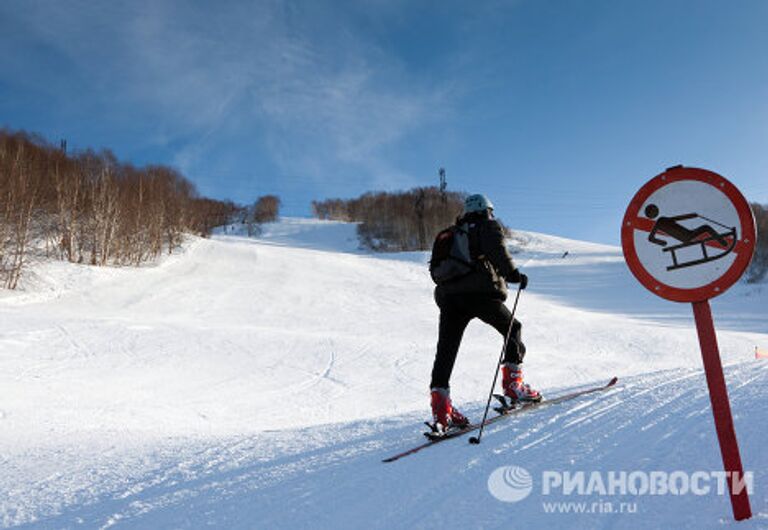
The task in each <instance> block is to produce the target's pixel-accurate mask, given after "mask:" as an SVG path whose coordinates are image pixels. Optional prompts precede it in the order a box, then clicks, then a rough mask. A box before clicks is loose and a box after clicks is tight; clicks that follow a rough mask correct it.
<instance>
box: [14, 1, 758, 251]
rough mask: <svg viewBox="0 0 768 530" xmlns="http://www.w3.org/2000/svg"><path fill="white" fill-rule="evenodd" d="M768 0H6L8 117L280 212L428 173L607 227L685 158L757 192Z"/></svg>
mask: <svg viewBox="0 0 768 530" xmlns="http://www.w3.org/2000/svg"><path fill="white" fill-rule="evenodd" d="M766 22H768V2H765V1H762V0H753V1H749V0H741V1H739V2H728V1H725V0H723V1H707V0H690V1H689V0H679V1H678V0H675V1H669V0H667V1H656V0H645V1H624V0H590V1H585V0H581V1H580V0H568V1H567V0H557V1H555V0H511V1H488V2H463V1H462V2H459V1H456V2H454V1H441V2H420V1H400V0H358V1H348V2H347V1H326V0H313V1H310V0H304V1H259V2H243V1H219V2H203V1H180V0H179V1H176V0H151V1H149V0H147V1H145V0H136V1H131V2H117V1H110V2H100V1H95V0H91V1H82V0H67V1H58V0H57V1H40V0H3V1H2V2H0V126H5V127H9V128H12V129H26V130H29V131H35V132H38V133H40V134H42V135H43V136H44V137H46V138H47V139H49V140H51V141H54V142H56V141H58V139H59V138H66V139H67V140H68V142H69V145H70V147H72V148H85V147H89V146H93V147H108V148H110V149H112V150H113V151H114V152H115V153H116V154H117V156H118V157H120V158H121V159H124V160H128V161H132V162H134V163H137V164H145V163H154V162H157V163H166V164H171V165H174V166H176V167H178V168H179V169H180V170H181V171H182V172H183V173H184V174H185V175H186V176H187V177H189V178H190V179H191V180H192V181H194V182H195V183H196V184H197V186H198V188H199V190H200V191H201V192H202V193H203V194H205V195H209V196H212V197H216V198H231V199H233V200H235V201H238V202H243V203H245V202H250V201H252V200H253V199H254V198H256V197H257V196H259V195H263V194H267V193H275V194H278V195H279V196H280V197H281V198H282V199H283V202H284V210H283V211H284V213H286V214H293V215H308V214H309V203H310V201H311V200H312V199H323V198H328V197H353V196H357V195H359V194H360V193H363V192H365V191H370V190H380V189H385V190H398V189H407V188H410V187H413V186H424V185H433V184H437V182H438V176H437V171H438V168H439V167H441V166H443V167H445V168H446V170H447V177H448V185H449V188H451V189H455V190H462V191H468V192H482V193H486V194H487V195H489V196H490V197H491V199H492V200H493V202H494V203H495V204H496V207H497V208H496V209H497V213H498V215H499V216H500V217H501V218H503V219H504V220H505V222H506V223H507V224H508V225H510V226H512V227H513V228H522V229H529V230H537V231H542V232H549V233H554V234H558V235H563V236H568V237H575V238H581V239H588V240H593V241H602V242H609V243H617V242H618V240H619V223H620V221H621V216H622V214H623V211H624V208H625V207H626V205H627V203H628V202H629V200H630V198H631V197H632V195H633V194H634V192H635V191H636V190H637V189H638V188H639V187H640V185H642V184H643V183H644V182H645V181H647V180H648V179H650V178H651V177H653V176H654V175H656V174H658V173H659V172H661V171H662V170H663V169H664V168H666V167H668V166H671V165H675V164H677V163H684V164H685V165H690V166H699V167H705V168H708V169H712V170H714V171H717V172H719V173H721V174H723V175H724V176H726V177H728V178H730V179H731V180H732V181H734V183H736V185H737V186H739V187H740V188H741V189H742V191H743V192H744V193H745V195H746V196H747V198H748V199H750V200H755V201H759V202H764V203H765V202H768V178H766V170H768V53H767V52H768V31H766V30H765V27H766Z"/></svg>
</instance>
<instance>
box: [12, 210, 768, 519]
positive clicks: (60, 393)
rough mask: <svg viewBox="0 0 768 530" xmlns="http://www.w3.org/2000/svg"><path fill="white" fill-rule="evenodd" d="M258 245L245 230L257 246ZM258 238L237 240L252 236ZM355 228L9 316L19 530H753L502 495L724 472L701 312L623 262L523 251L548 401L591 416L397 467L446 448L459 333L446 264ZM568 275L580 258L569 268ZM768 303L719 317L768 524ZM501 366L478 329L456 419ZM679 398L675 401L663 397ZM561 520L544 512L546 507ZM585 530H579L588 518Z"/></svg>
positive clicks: (82, 270)
mask: <svg viewBox="0 0 768 530" xmlns="http://www.w3.org/2000/svg"><path fill="white" fill-rule="evenodd" d="M231 233H232V231H231V230H230V231H229V234H231ZM235 233H237V232H235ZM354 234H355V227H354V225H349V224H344V223H332V222H319V221H311V220H304V219H285V220H283V221H281V222H280V223H276V224H274V225H270V226H268V227H267V230H265V232H264V233H263V234H262V235H261V236H260V237H259V238H246V237H242V236H236V235H228V234H221V235H219V236H217V237H215V238H214V239H212V240H201V239H194V240H191V241H190V242H189V244H188V245H187V246H186V248H185V251H184V252H183V253H180V254H177V255H174V256H170V257H167V258H166V259H164V260H163V262H162V263H161V264H159V265H157V266H154V267H146V268H141V269H101V270H99V269H93V268H88V267H79V266H75V265H71V264H62V263H51V264H47V265H44V266H41V267H39V268H38V269H37V270H36V274H35V278H34V281H33V282H32V284H31V287H30V289H29V290H28V292H25V293H13V294H7V293H6V294H5V295H4V296H3V297H2V299H0V465H2V470H3V473H2V475H0V524H2V526H4V527H15V526H22V527H23V526H33V527H40V528H69V527H84V528H99V527H109V526H113V525H114V526H117V527H126V528H197V527H202V526H207V525H213V526H217V527H222V528H295V527H297V526H310V527H317V528H357V527H360V526H362V525H366V526H371V527H374V528H392V527H400V528H410V527H422V528H433V527H448V528H451V527H457V528H466V527H467V524H468V522H469V521H471V522H472V526H475V527H486V528H496V527H498V528H502V527H503V528H509V527H513V526H515V527H516V526H517V525H516V524H515V523H520V525H519V526H523V523H535V524H536V525H537V526H544V527H553V528H554V527H558V525H562V524H564V523H566V522H567V523H568V524H569V525H574V526H576V527H583V528H594V527H628V528H637V527H641V526H642V527H647V526H649V525H650V526H651V527H653V526H678V527H686V528H702V527H708V526H712V527H719V526H723V525H726V526H727V525H729V524H731V523H729V513H730V512H729V510H730V508H729V506H728V501H727V498H725V497H720V496H716V495H714V496H680V497H670V496H662V497H653V498H651V497H643V498H639V499H637V502H638V505H639V508H638V511H639V512H640V513H638V514H625V515H623V516H618V515H606V514H591V515H580V516H574V515H569V516H565V515H554V514H545V513H543V511H542V508H541V506H540V505H541V500H542V499H541V497H538V498H536V499H534V497H533V496H532V497H530V498H529V499H527V500H526V501H523V502H521V503H519V504H506V503H502V502H500V501H498V500H496V499H495V498H494V497H492V496H491V495H490V494H489V492H488V489H487V487H486V482H487V480H488V477H489V475H490V473H491V472H492V471H493V470H494V469H496V468H498V467H499V466H503V465H512V464H516V465H521V466H523V467H525V468H526V469H528V470H529V471H531V472H534V473H535V472H537V470H545V469H555V470H567V469H585V470H591V469H600V470H610V469H624V470H647V471H650V470H668V471H672V470H674V469H683V470H691V471H692V470H698V469H705V470H717V469H720V465H721V464H720V460H719V454H718V450H717V446H716V445H715V444H714V429H713V425H712V420H711V413H710V411H709V405H708V396H707V393H706V385H705V384H704V381H703V375H702V373H701V370H700V365H701V361H700V355H699V353H698V345H697V341H696V335H695V333H694V331H693V327H692V318H691V315H690V308H689V307H686V306H684V305H677V304H671V303H668V302H663V301H661V300H657V299H655V298H654V297H653V296H652V295H650V294H647V293H646V292H645V291H644V290H643V289H642V288H641V287H640V286H639V285H637V284H636V282H635V280H634V279H633V278H631V276H630V274H629V273H628V271H627V270H626V266H625V265H624V263H623V259H622V257H621V252H620V250H619V249H617V248H614V247H606V246H603V245H595V244H590V243H583V242H577V241H570V240H565V239H562V238H555V237H551V236H545V235H542V234H533V233H526V234H520V235H519V236H518V237H517V238H515V240H514V241H513V242H512V250H513V251H514V252H515V259H516V261H517V262H518V264H519V265H520V266H521V267H522V268H523V269H524V270H525V271H526V272H527V273H528V274H529V276H530V278H531V284H530V287H529V289H528V290H527V291H525V293H523V295H522V297H521V302H520V307H519V318H520V319H521V320H522V321H523V324H524V338H525V340H526V343H527V346H528V350H529V355H528V358H527V359H526V367H527V376H528V378H529V380H530V381H531V382H532V383H534V384H536V385H537V386H539V387H541V388H542V389H544V390H545V391H546V393H548V394H550V395H556V394H557V393H558V392H561V391H565V390H567V389H570V388H573V387H578V386H581V385H587V384H590V383H595V382H603V381H605V380H607V379H608V378H609V377H610V376H612V375H619V376H620V378H621V382H620V385H619V386H618V388H616V389H615V390H613V391H611V392H610V393H609V394H607V395H606V396H605V400H600V401H597V400H596V399H595V398H586V399H584V400H582V401H581V402H579V403H578V404H575V406H573V407H571V406H568V407H565V406H563V407H552V408H550V409H545V410H541V411H537V412H536V413H531V414H528V415H526V416H520V417H519V418H515V419H514V420H511V419H510V421H504V422H501V423H500V424H497V425H496V426H494V428H493V429H491V430H489V431H488V432H487V437H486V438H485V439H484V441H483V444H482V445H481V446H479V447H470V446H468V445H467V444H466V442H465V441H461V440H457V441H455V442H448V443H446V444H442V445H441V446H439V447H437V448H432V449H429V450H427V451H426V452H424V453H420V454H419V455H414V456H413V457H409V458H408V459H406V460H403V461H399V462H396V463H393V464H386V465H385V464H382V463H381V462H380V460H381V458H383V457H385V456H388V455H389V454H391V453H393V452H397V451H398V450H400V449H404V448H406V447H407V446H409V445H412V444H414V443H419V442H420V434H419V433H420V431H421V427H419V422H420V421H421V420H423V419H424V418H425V417H426V415H427V407H426V406H427V388H426V385H427V384H428V376H429V371H430V369H431V363H432V358H433V355H434V342H435V339H436V321H437V309H436V307H435V306H434V303H433V302H432V298H431V291H432V286H431V282H430V280H429V277H428V274H427V272H426V269H425V262H426V259H427V257H426V254H424V253H403V254H398V255H370V254H367V253H365V252H363V251H361V250H359V249H358V248H357V244H356V239H355V237H354ZM566 251H568V255H567V256H566V257H564V258H563V257H562V256H563V254H564V253H565V252H566ZM766 301H768V293H766V291H765V287H764V286H763V287H754V286H745V285H739V286H736V287H734V289H732V290H731V291H730V292H728V293H726V294H725V295H723V296H722V297H720V299H717V300H715V301H714V302H713V311H714V313H715V318H716V321H717V325H718V329H719V340H720V347H721V352H722V355H723V358H724V362H725V363H726V364H727V365H728V367H727V378H728V382H729V385H730V391H731V395H732V399H733V408H734V413H735V415H736V417H737V419H736V422H737V425H736V427H737V432H738V434H739V437H740V441H741V443H742V452H743V457H744V461H745V467H746V468H747V469H751V470H754V471H755V473H756V477H755V482H756V492H755V494H754V496H753V510H754V512H755V513H756V516H755V518H754V519H753V520H752V521H750V522H748V523H745V524H741V525H739V526H740V527H753V528H758V527H768V497H767V496H766V493H765V491H766V490H765V485H766V484H768V480H767V479H768V477H766V472H765V470H767V469H768V457H765V456H763V455H764V453H765V452H764V451H761V441H762V440H761V439H762V438H763V437H764V432H765V431H764V429H765V427H764V426H765V425H766V420H767V419H768V418H766V413H765V411H764V407H760V406H759V403H761V402H765V399H766V397H768V390H766V388H768V387H767V386H766V383H767V382H768V381H766V378H768V368H767V367H768V365H767V364H766V363H765V362H764V361H763V362H762V363H761V362H759V361H754V360H751V358H752V351H753V349H754V347H755V345H763V346H767V345H768V317H766V312H765V310H764V309H763V308H764V307H765V304H766ZM500 346H501V340H500V338H499V337H498V336H497V335H495V332H493V331H492V330H490V329H488V328H487V327H484V326H483V325H482V324H479V323H472V324H471V325H470V327H469V329H468V330H467V334H466V335H465V341H464V344H463V345H462V350H461V352H460V355H459V359H458V362H457V365H456V369H455V371H454V377H453V382H452V387H453V394H454V399H455V401H457V402H460V403H466V408H467V410H468V411H469V412H470V413H471V414H472V415H473V416H475V417H477V416H479V415H480V414H481V413H482V405H484V403H482V401H483V397H484V396H485V394H486V392H487V386H488V384H489V380H490V377H491V376H492V372H491V370H492V367H493V363H494V362H495V359H496V358H497V357H498V352H499V349H500ZM656 389H658V391H656ZM537 503H538V504H537ZM564 518H565V519H564Z"/></svg>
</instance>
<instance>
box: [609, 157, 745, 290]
mask: <svg viewBox="0 0 768 530" xmlns="http://www.w3.org/2000/svg"><path fill="white" fill-rule="evenodd" d="M755 240H756V233H755V220H754V217H753V216H752V210H751V208H750V207H749V203H748V202H747V200H746V199H745V198H744V196H743V195H742V194H741V192H740V191H739V190H738V189H737V188H736V186H734V185H733V184H731V183H730V182H729V181H728V180H727V179H725V178H723V177H721V176H720V175H718V174H717V173H713V172H712V171H707V170H706V169H697V168H691V167H683V166H678V167H674V168H670V169H668V170H666V171H665V172H664V173H662V174H660V175H657V176H656V177H654V178H653V179H651V180H650V181H649V182H647V183H646V184H645V185H644V186H643V187H642V188H640V191H638V192H637V194H636V195H635V196H634V198H633V199H632V201H631V202H630V203H629V206H628V207H627V211H626V213H625V214H624V221H623V222H622V225H621V246H622V249H623V250H624V258H625V259H626V261H627V265H629V269H630V270H631V271H632V274H634V275H635V277H636V278H637V279H638V280H639V281H640V283H641V284H643V285H644V286H645V287H646V288H647V289H648V290H649V291H651V292H652V293H654V294H656V295H658V296H661V297H662V298H666V299H668V300H673V301H675V302H701V301H703V300H708V299H710V298H714V297H715V296H717V295H719V294H722V293H723V292H725V291H726V290H727V289H728V288H729V287H730V286H731V285H733V284H734V283H736V281H738V279H739V278H741V275H742V274H744V271H745V270H746V269H747V267H748V266H749V262H750V261H751V260H752V254H753V252H754V250H755Z"/></svg>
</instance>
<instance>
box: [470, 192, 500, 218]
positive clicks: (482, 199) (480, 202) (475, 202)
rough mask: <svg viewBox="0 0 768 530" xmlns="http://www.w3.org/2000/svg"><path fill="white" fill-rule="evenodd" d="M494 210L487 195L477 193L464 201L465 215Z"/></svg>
mask: <svg viewBox="0 0 768 530" xmlns="http://www.w3.org/2000/svg"><path fill="white" fill-rule="evenodd" d="M485 210H493V204H492V203H491V201H490V200H489V199H488V197H486V196H485V195H483V194H481V193H476V194H475V195H470V196H469V197H467V198H466V199H464V213H465V214H467V213H472V212H484V211H485Z"/></svg>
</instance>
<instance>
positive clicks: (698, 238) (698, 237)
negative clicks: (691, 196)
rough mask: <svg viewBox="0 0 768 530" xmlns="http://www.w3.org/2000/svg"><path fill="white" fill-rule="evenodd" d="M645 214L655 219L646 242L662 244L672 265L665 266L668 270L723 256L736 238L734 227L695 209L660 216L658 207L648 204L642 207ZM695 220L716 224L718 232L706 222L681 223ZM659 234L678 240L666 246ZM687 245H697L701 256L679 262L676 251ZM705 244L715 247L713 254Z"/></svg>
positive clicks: (732, 246) (706, 261) (733, 246)
mask: <svg viewBox="0 0 768 530" xmlns="http://www.w3.org/2000/svg"><path fill="white" fill-rule="evenodd" d="M645 216H646V217H647V218H648V219H651V220H655V223H654V225H653V228H652V229H651V233H650V234H649V235H648V241H650V242H651V243H654V244H656V245H659V246H662V247H665V248H664V249H663V252H668V253H669V255H670V257H671V258H672V264H671V265H669V266H668V267H667V270H668V271H672V270H676V269H684V268H686V267H694V266H696V265H701V264H703V263H709V262H710V261H714V260H716V259H720V258H723V257H725V256H727V255H728V254H730V253H731V252H732V251H733V249H734V248H735V246H736V241H738V234H737V231H736V227H733V226H731V227H729V226H726V225H724V224H723V223H720V222H718V221H715V220H714V219H710V218H709V217H706V216H704V215H700V214H698V213H695V212H693V213H687V214H681V215H675V216H673V217H665V216H661V217H659V207H658V206H656V205H655V204H649V205H648V206H646V207H645ZM696 219H701V220H702V221H705V222H707V221H708V222H710V223H712V224H715V225H717V226H719V227H720V228H719V230H720V231H718V229H716V228H713V227H712V226H711V225H709V224H700V225H698V226H696V227H693V228H688V227H686V226H685V225H683V224H682V222H683V221H695V220H696ZM658 235H666V236H669V237H672V238H674V239H675V240H677V241H679V243H678V244H676V245H673V246H667V245H668V244H669V242H668V241H666V240H664V239H661V238H659V237H658ZM689 247H700V250H701V257H699V258H697V259H689V260H687V261H682V262H681V261H680V260H679V259H678V256H677V251H679V250H681V249H686V248H689ZM708 247H710V248H714V249H715V250H714V253H713V251H712V250H710V251H708V250H707V248H708Z"/></svg>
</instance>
